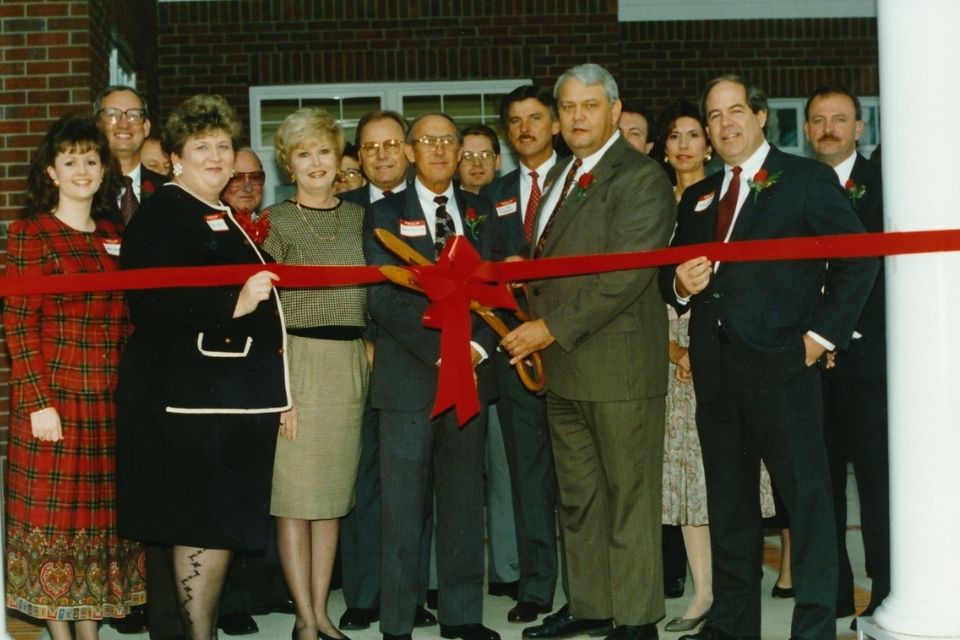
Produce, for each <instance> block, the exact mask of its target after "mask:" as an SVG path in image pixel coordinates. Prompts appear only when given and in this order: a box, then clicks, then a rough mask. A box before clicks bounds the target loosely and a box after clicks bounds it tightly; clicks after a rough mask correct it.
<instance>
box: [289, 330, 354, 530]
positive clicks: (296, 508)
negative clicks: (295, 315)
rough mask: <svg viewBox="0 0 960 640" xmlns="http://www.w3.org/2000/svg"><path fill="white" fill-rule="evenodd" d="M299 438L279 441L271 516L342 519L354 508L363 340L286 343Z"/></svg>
mask: <svg viewBox="0 0 960 640" xmlns="http://www.w3.org/2000/svg"><path fill="white" fill-rule="evenodd" d="M287 354H288V359H289V364H290V389H291V392H292V395H293V404H294V406H295V407H296V409H297V437H296V439H294V440H288V439H286V438H283V437H278V439H277V453H276V457H275V458H274V465H273V492H272V496H271V501H270V513H271V515H274V516H279V517H282V518H299V519H302V520H322V519H328V518H339V517H341V516H344V515H346V514H347V513H348V512H349V511H350V509H351V508H353V500H354V485H355V484H356V479H357V465H358V464H359V461H360V425H361V423H362V421H363V409H364V404H365V402H366V397H367V380H368V378H369V376H370V371H369V367H368V365H367V356H366V352H365V351H364V347H363V341H361V340H317V339H313V338H302V337H300V336H292V335H288V336H287Z"/></svg>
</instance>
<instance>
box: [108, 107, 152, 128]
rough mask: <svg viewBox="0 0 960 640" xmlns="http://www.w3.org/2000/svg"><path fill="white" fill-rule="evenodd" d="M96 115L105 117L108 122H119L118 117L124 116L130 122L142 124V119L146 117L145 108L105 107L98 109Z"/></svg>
mask: <svg viewBox="0 0 960 640" xmlns="http://www.w3.org/2000/svg"><path fill="white" fill-rule="evenodd" d="M97 115H98V116H102V117H103V118H105V119H106V120H107V121H109V122H110V124H117V123H118V122H120V118H126V119H127V122H129V123H130V124H143V121H144V120H146V119H147V110H146V109H118V108H116V107H107V108H106V109H100V111H98V112H97Z"/></svg>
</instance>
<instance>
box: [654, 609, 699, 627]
mask: <svg viewBox="0 0 960 640" xmlns="http://www.w3.org/2000/svg"><path fill="white" fill-rule="evenodd" d="M709 615H710V609H707V610H706V611H704V612H703V613H702V614H701V615H699V616H697V617H696V618H681V617H676V618H674V619H673V620H671V621H670V622H668V623H667V625H666V626H665V627H664V628H663V630H664V631H690V630H691V629H696V628H697V627H699V626H700V623H701V622H703V621H704V620H706V619H707V616H709Z"/></svg>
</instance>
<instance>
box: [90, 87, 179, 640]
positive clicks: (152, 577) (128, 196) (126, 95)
mask: <svg viewBox="0 0 960 640" xmlns="http://www.w3.org/2000/svg"><path fill="white" fill-rule="evenodd" d="M93 112H94V114H95V115H96V118H97V126H98V127H99V128H100V130H101V131H103V134H104V136H106V138H107V145H108V146H109V147H110V153H111V155H112V156H113V157H114V158H116V159H117V162H118V163H119V164H120V170H121V171H122V172H123V176H122V179H123V189H122V191H121V193H120V197H119V198H118V199H117V206H118V207H119V210H120V214H121V217H122V218H123V222H124V224H126V223H128V222H130V218H132V217H133V215H134V214H135V213H136V211H137V208H138V207H139V206H140V203H141V202H142V201H143V200H144V199H146V198H149V197H150V196H151V195H152V194H153V193H154V192H155V191H156V190H157V189H159V188H160V187H161V186H162V185H163V184H165V183H166V182H167V176H164V175H160V174H159V173H155V172H153V171H151V170H150V169H148V168H146V167H145V166H143V165H142V164H141V163H140V152H141V149H142V148H143V143H144V141H145V140H146V138H147V136H148V135H149V134H150V119H149V117H148V115H147V103H146V101H145V100H144V99H143V96H142V95H140V92H139V91H137V90H136V89H134V88H133V87H127V86H123V85H111V86H109V87H107V88H106V89H104V90H103V91H101V92H100V94H99V95H98V96H97V99H96V100H95V101H94V103H93ZM146 563H147V592H148V595H147V598H148V599H149V601H150V606H149V607H147V605H139V606H136V607H133V608H132V609H131V611H130V614H129V615H128V616H126V617H125V618H112V619H110V621H109V624H110V626H112V627H113V628H114V629H116V630H117V631H118V632H120V633H141V632H143V631H144V630H145V629H147V628H148V626H149V631H150V638H151V640H173V639H175V638H178V637H180V636H182V634H183V625H182V623H181V621H180V608H179V606H178V604H177V600H176V590H175V588H174V584H173V574H172V573H171V569H170V550H169V548H165V547H161V546H157V545H153V544H148V545H146ZM148 615H149V621H148V619H147V617H148ZM148 622H149V624H148Z"/></svg>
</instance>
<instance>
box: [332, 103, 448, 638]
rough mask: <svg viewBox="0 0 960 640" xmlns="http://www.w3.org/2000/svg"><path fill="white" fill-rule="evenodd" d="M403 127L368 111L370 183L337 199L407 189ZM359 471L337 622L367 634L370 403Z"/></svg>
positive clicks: (374, 452)
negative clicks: (341, 610) (343, 606)
mask: <svg viewBox="0 0 960 640" xmlns="http://www.w3.org/2000/svg"><path fill="white" fill-rule="evenodd" d="M408 128H409V127H408V125H407V121H406V120H405V119H404V117H403V116H402V115H400V114H399V113H397V112H396V111H371V112H369V113H366V114H364V116H363V117H362V118H360V122H359V124H358V125H357V137H356V146H357V149H358V150H359V155H360V167H361V169H363V172H364V174H365V175H366V176H367V179H368V180H369V182H368V183H367V184H366V185H365V186H363V187H360V188H359V189H353V190H352V191H346V192H344V193H341V194H340V197H341V198H343V199H344V200H346V201H348V202H355V203H357V204H359V205H361V206H363V207H369V206H370V205H371V204H372V203H375V202H378V201H379V200H382V199H383V198H386V197H389V196H391V195H394V194H399V193H400V192H402V191H403V190H404V189H406V188H407V171H408V169H409V168H410V163H409V162H408V161H407V156H406V155H404V153H403V147H404V139H405V138H406V135H407V130H408ZM377 331H378V327H377V325H376V322H374V321H373V320H368V322H367V329H366V332H365V334H364V338H365V339H366V340H369V341H371V342H373V341H375V340H376V335H377ZM360 439H361V449H360V465H359V468H358V471H357V484H356V497H355V502H354V507H353V511H351V512H350V514H349V515H347V517H345V518H343V519H342V520H341V522H340V559H341V567H342V573H343V598H344V600H345V601H346V605H347V610H346V611H344V613H343V616H341V618H340V624H339V625H338V626H339V627H340V628H341V629H344V630H347V631H350V630H358V629H366V628H368V627H369V626H370V624H371V623H373V622H376V621H377V620H379V619H380V417H379V413H378V412H377V410H376V409H373V408H372V407H370V404H369V397H368V399H367V408H366V411H365V412H364V415H363V427H362V429H361V435H360ZM431 535H432V527H430V528H429V529H428V530H427V532H426V535H425V536H424V541H423V545H424V547H423V549H422V555H421V557H422V558H423V562H422V564H421V567H420V583H419V587H418V599H417V605H416V608H415V612H414V626H416V627H427V626H431V625H435V624H436V623H437V619H436V618H435V617H434V616H433V614H432V613H430V612H429V611H427V610H426V609H424V608H423V606H422V604H423V602H424V600H425V599H426V594H427V584H428V581H429V574H430V538H431Z"/></svg>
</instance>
